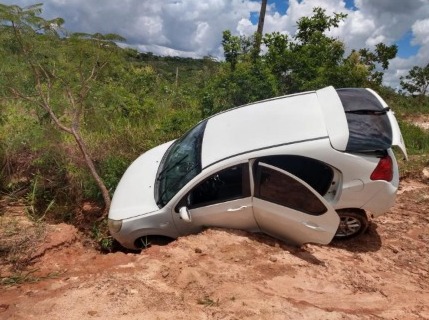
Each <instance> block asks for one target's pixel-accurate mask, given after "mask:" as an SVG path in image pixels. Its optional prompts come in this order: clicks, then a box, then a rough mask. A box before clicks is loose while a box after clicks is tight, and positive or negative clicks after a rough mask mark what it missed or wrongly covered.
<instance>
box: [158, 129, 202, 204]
mask: <svg viewBox="0 0 429 320" xmlns="http://www.w3.org/2000/svg"><path fill="white" fill-rule="evenodd" d="M206 124H207V121H203V122H201V123H199V124H198V125H197V126H195V127H194V128H192V129H191V130H189V131H188V133H186V134H185V135H184V136H183V137H181V138H180V139H178V140H176V141H175V142H174V143H173V144H172V145H171V146H170V148H169V149H168V150H167V152H166V153H165V155H164V158H163V159H162V162H161V165H160V166H159V169H158V173H157V177H156V184H155V196H156V203H157V204H158V206H159V207H160V208H162V207H163V206H165V205H166V204H167V203H168V202H169V201H170V200H171V198H173V197H174V196H175V195H176V194H177V192H178V191H179V190H180V189H181V188H182V187H183V186H184V185H185V184H186V183H188V182H189V181H190V180H191V179H192V178H194V177H195V176H196V175H197V174H199V173H200V172H201V144H202V142H203V135H204V129H205V127H206Z"/></svg>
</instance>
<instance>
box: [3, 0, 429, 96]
mask: <svg viewBox="0 0 429 320" xmlns="http://www.w3.org/2000/svg"><path fill="white" fill-rule="evenodd" d="M0 2H2V3H4V4H16V5H19V6H22V7H24V6H27V5H31V4H34V3H37V2H43V3H44V6H43V16H44V17H45V18H54V17H62V18H64V19H65V21H66V24H65V27H66V29H67V30H69V31H72V32H88V33H96V32H101V33H117V34H120V35H122V36H123V37H125V38H126V39H127V43H128V45H130V46H133V47H135V48H137V49H138V50H141V51H150V52H153V53H155V54H159V55H177V56H186V57H196V58H197V57H203V56H206V55H211V56H213V57H217V58H219V59H222V57H223V53H222V46H221V40H222V31H224V30H227V29H228V30H231V32H232V33H233V34H237V35H251V34H253V32H255V30H256V26H257V21H258V15H259V10H260V5H261V1H260V0H204V1H203V0H157V1H151V0H121V1H119V0H44V1H43V0H40V1H34V0H33V1H32V0H3V1H2V0H0ZM316 6H318V7H322V8H324V9H325V10H326V13H327V14H328V15H331V14H332V13H333V12H338V13H339V12H343V13H346V14H347V15H348V16H347V18H346V20H345V21H344V22H342V23H341V24H340V26H339V28H336V29H334V30H331V31H330V32H329V35H330V36H333V37H336V38H338V39H340V40H341V41H343V42H344V43H345V45H346V51H348V52H350V51H351V50H352V49H361V48H368V49H373V48H374V47H375V45H376V44H377V43H379V42H383V43H385V44H387V45H392V44H397V45H398V55H397V57H396V58H395V59H393V60H392V61H391V64H390V66H389V70H388V71H387V72H385V77H384V84H385V85H388V86H391V87H393V88H398V86H399V77H400V76H401V75H406V74H407V73H408V71H409V70H410V69H411V68H412V67H413V66H415V65H418V66H426V65H427V64H428V63H429V0H268V8H267V13H266V17H265V25H264V32H274V31H278V32H281V33H284V34H288V35H293V34H294V32H295V31H296V21H297V20H298V19H300V18H301V17H303V16H310V15H311V14H312V9H313V8H314V7H316Z"/></svg>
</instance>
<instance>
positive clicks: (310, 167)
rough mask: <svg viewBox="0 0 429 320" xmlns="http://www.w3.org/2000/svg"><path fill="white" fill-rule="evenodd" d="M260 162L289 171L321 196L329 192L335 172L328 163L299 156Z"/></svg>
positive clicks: (264, 159)
mask: <svg viewBox="0 0 429 320" xmlns="http://www.w3.org/2000/svg"><path fill="white" fill-rule="evenodd" d="M259 161H261V162H263V163H266V164H270V165H272V166H274V167H277V168H280V169H282V170H284V171H287V172H289V173H291V174H293V175H294V176H297V177H298V178H300V179H301V180H304V181H305V182H307V183H308V184H309V185H310V186H311V187H312V188H313V189H314V190H316V191H317V192H318V193H319V194H320V195H322V196H324V195H325V194H326V192H328V190H329V188H330V186H331V183H332V180H333V178H334V171H333V170H332V168H331V167H330V166H328V165H327V164H326V163H324V162H322V161H319V160H316V159H312V158H308V157H303V156H298V155H273V156H266V157H262V158H259Z"/></svg>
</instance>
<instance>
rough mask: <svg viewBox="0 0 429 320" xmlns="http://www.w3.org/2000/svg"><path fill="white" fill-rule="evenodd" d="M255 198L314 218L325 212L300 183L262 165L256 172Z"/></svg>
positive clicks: (320, 204)
mask: <svg viewBox="0 0 429 320" xmlns="http://www.w3.org/2000/svg"><path fill="white" fill-rule="evenodd" d="M255 197H257V198H260V199H262V200H266V201H269V202H273V203H276V204H279V205H282V206H285V207H288V208H291V209H294V210H298V211H302V212H305V213H308V214H311V215H316V216H317V215H322V214H324V213H325V212H326V211H327V208H326V207H325V205H324V204H323V203H322V202H321V201H320V200H319V198H318V197H317V196H316V195H315V194H313V192H312V191H311V190H310V189H308V188H307V187H306V186H305V185H303V184H302V183H301V182H299V181H298V180H295V179H294V178H292V177H290V176H288V175H286V174H284V173H283V172H281V171H278V170H275V169H273V168H270V167H268V166H264V165H263V164H262V163H260V164H259V165H258V167H257V170H256V184H255Z"/></svg>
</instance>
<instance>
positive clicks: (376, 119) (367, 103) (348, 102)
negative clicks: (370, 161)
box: [337, 88, 392, 152]
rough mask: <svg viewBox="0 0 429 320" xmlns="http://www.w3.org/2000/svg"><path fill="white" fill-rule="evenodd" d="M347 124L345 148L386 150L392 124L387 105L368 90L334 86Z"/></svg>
mask: <svg viewBox="0 0 429 320" xmlns="http://www.w3.org/2000/svg"><path fill="white" fill-rule="evenodd" d="M337 93H338V95H339V97H340V100H341V102H342V104H343V108H344V111H345V113H346V117H347V123H348V126H349V141H348V143H347V147H346V151H349V152H366V151H378V150H387V149H389V148H390V147H391V146H392V127H391V126H390V121H389V118H388V116H387V114H386V113H387V111H388V109H386V108H384V107H383V106H382V105H381V103H380V101H378V99H377V98H376V97H375V96H374V95H373V94H372V93H371V92H370V91H368V90H366V89H361V88H350V89H338V90H337Z"/></svg>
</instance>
